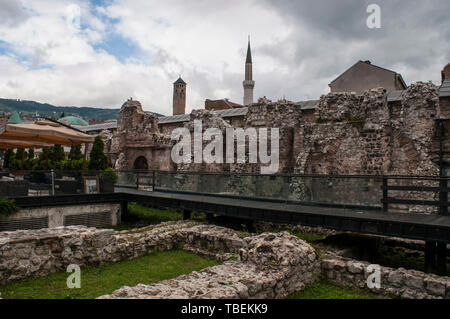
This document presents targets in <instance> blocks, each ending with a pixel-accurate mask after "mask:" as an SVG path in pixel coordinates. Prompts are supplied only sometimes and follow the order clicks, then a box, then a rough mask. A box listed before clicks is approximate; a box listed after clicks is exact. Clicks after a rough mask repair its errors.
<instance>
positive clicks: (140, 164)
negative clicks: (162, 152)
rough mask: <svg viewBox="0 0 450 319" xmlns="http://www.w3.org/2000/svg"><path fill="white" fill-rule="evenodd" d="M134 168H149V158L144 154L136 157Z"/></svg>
mask: <svg viewBox="0 0 450 319" xmlns="http://www.w3.org/2000/svg"><path fill="white" fill-rule="evenodd" d="M133 168H134V169H148V163H147V159H146V158H145V157H144V156H139V157H138V158H136V160H135V161H134V164H133Z"/></svg>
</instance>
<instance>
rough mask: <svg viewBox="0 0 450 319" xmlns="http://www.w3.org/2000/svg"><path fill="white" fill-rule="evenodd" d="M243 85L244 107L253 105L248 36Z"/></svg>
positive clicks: (252, 82) (253, 82)
mask: <svg viewBox="0 0 450 319" xmlns="http://www.w3.org/2000/svg"><path fill="white" fill-rule="evenodd" d="M243 85H244V105H249V104H252V103H253V88H254V87H255V81H253V70H252V52H251V50H250V36H249V37H248V48H247V59H246V60H245V80H244V82H243Z"/></svg>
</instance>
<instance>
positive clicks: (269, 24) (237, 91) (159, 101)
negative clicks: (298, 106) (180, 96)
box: [0, 0, 450, 115]
mask: <svg viewBox="0 0 450 319" xmlns="http://www.w3.org/2000/svg"><path fill="white" fill-rule="evenodd" d="M369 4H377V5H378V6H379V8H380V20H379V21H380V28H369V27H368V26H367V19H368V18H370V17H371V16H372V14H373V12H372V11H370V12H367V7H368V5H369ZM449 12H450V1H448V0H428V1H424V0H397V1H396V0H383V1H381V0H380V1H376V0H370V1H365V0H339V1H336V0H333V1H331V0H330V1H325V0H323V1H321V0H316V1H301V0H278V1H275V0H228V1H223V0H220V1H219V0H183V1H181V0H177V1H176V0H165V1H161V0H91V1H88V0H0V97H2V98H13V99H24V100H35V101H38V102H46V103H50V104H53V105H58V106H90V107H106V108H119V107H120V106H121V105H122V104H123V103H124V102H125V101H126V100H127V99H128V98H130V97H132V98H133V99H135V100H139V101H140V102H141V103H142V105H143V107H144V110H146V111H153V112H157V113H161V114H165V115H170V114H171V113H172V94H173V91H172V90H173V82H174V81H176V80H177V78H178V77H179V76H180V75H181V77H182V78H183V80H184V81H186V82H187V84H188V86H187V112H190V111H191V110H192V109H199V108H204V101H205V99H221V98H229V99H230V100H231V101H233V102H237V103H242V99H243V88H242V81H243V80H244V70H245V69H244V63H245V56H246V50H247V39H248V36H249V35H250V37H251V46H252V59H253V77H254V80H255V82H256V84H255V90H254V96H255V100H257V99H258V97H262V96H266V97H267V98H269V99H272V100H278V99H281V98H286V99H288V100H291V101H301V100H310V99H318V98H319V97H320V96H321V95H322V94H326V93H328V92H329V87H328V84H329V83H330V82H331V81H332V80H334V79H335V78H336V77H337V76H339V75H340V74H341V73H342V72H344V71H345V70H346V69H347V68H349V67H350V66H351V65H353V64H354V63H356V62H357V61H358V60H370V61H371V62H372V63H373V64H375V65H378V66H382V67H385V68H388V69H391V70H394V71H396V72H398V73H401V74H402V76H403V78H404V80H405V81H406V83H407V84H408V85H409V84H411V83H414V82H417V81H423V82H428V81H432V82H433V83H435V84H440V71H441V70H442V68H443V67H444V66H445V65H446V64H447V63H449V62H450V23H449V20H448V13H449Z"/></svg>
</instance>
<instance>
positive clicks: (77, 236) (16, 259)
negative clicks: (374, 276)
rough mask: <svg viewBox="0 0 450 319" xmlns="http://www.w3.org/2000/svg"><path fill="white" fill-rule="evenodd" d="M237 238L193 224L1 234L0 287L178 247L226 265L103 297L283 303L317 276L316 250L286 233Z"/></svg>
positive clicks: (223, 230)
mask: <svg viewBox="0 0 450 319" xmlns="http://www.w3.org/2000/svg"><path fill="white" fill-rule="evenodd" d="M241 237H242V236H240V233H239V232H236V231H233V230H231V229H227V228H224V227H219V226H214V225H200V224H197V223H196V222H193V221H180V222H168V223H163V224H159V225H155V226H149V227H145V228H141V229H134V230H130V231H121V232H114V231H112V230H102V229H95V228H88V227H85V226H69V227H57V228H51V229H40V230H19V231H15V232H1V233H0V284H6V283H10V282H13V281H17V280H23V279H27V278H32V277H40V276H45V275H47V274H49V273H51V272H55V271H64V270H66V268H67V266H68V265H70V264H77V265H79V266H84V265H96V264H101V263H106V262H118V261H121V260H126V259H133V258H138V257H141V256H144V255H146V254H149V253H152V252H154V251H163V250H170V249H174V248H176V247H179V245H184V249H186V250H188V251H191V252H194V253H197V254H202V255H207V256H211V257H214V258H217V259H220V260H228V261H225V263H224V264H223V265H220V266H216V267H211V268H207V269H204V270H202V271H200V272H193V273H191V274H189V275H186V276H181V277H178V278H176V279H173V280H171V281H164V282H161V283H158V284H156V285H150V286H146V285H138V286H136V287H134V288H129V287H124V288H121V289H119V290H118V291H116V292H114V293H113V294H112V295H110V296H104V297H103V298H178V297H183V298H249V297H251V298H282V297H285V296H287V295H288V294H290V293H292V292H294V291H296V290H301V289H303V288H304V287H305V286H306V285H310V284H312V283H313V282H314V281H315V280H316V279H317V277H318V275H319V274H320V262H319V260H318V257H317V255H316V253H315V251H314V249H313V248H312V247H311V246H310V245H308V244H306V243H305V242H304V241H302V240H300V239H298V238H297V237H294V236H291V235H289V234H288V233H286V232H283V233H278V234H272V233H264V234H262V235H259V236H255V237H247V238H241ZM233 259H235V260H233Z"/></svg>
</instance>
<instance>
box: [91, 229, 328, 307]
mask: <svg viewBox="0 0 450 319" xmlns="http://www.w3.org/2000/svg"><path fill="white" fill-rule="evenodd" d="M243 242H244V244H245V248H242V249H240V251H239V258H238V260H237V261H227V262H225V263H224V264H223V265H219V266H215V267H209V268H206V269H203V270H201V271H198V272H197V271H196V272H192V273H190V274H188V275H183V276H180V277H177V278H175V279H170V280H165V281H162V282H159V283H156V284H152V285H144V284H139V285H137V286H135V287H127V286H125V287H122V288H120V289H118V290H116V291H114V292H113V293H112V294H111V295H106V296H102V297H100V299H116V298H127V299H155V298H156V299H161V298H164V299H167V298H169V299H173V298H177V299H178V298H183V299H216V298H217V299H224V298H227V299H229V298H233V299H238V298H245V299H247V298H256V299H267V298H285V297H287V296H288V295H289V294H291V293H293V292H295V291H299V290H302V289H303V288H305V287H307V286H309V285H311V284H312V283H314V281H315V280H317V278H318V275H319V271H318V270H319V268H320V266H319V260H318V257H317V255H316V253H315V252H314V249H313V248H312V247H311V246H310V245H308V244H307V243H305V242H304V241H302V240H300V239H298V238H297V237H294V236H292V235H289V234H288V233H286V232H284V233H278V234H270V233H264V234H261V235H259V236H255V237H247V238H244V240H243Z"/></svg>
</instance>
